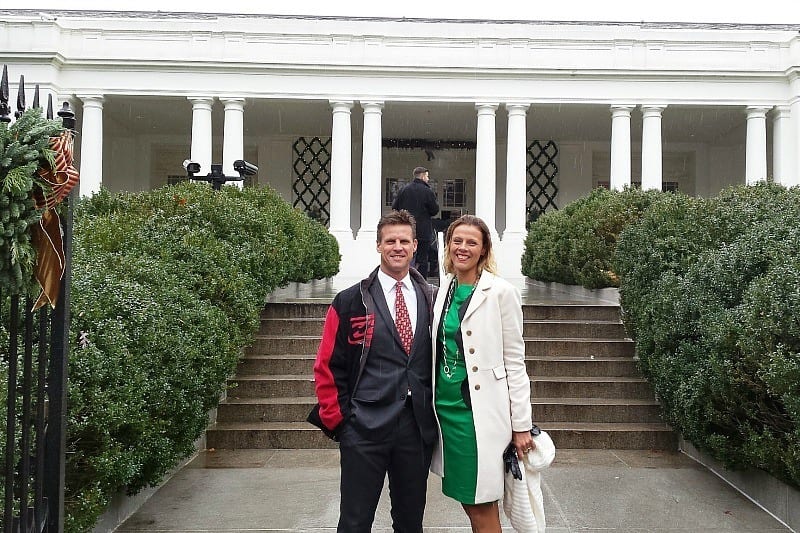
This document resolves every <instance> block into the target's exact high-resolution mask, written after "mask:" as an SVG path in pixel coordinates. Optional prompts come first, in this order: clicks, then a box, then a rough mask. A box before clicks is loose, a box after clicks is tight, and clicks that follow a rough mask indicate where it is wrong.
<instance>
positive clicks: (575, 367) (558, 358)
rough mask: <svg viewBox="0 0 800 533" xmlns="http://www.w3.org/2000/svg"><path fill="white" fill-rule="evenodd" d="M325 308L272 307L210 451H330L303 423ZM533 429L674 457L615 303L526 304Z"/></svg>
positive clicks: (585, 444)
mask: <svg viewBox="0 0 800 533" xmlns="http://www.w3.org/2000/svg"><path fill="white" fill-rule="evenodd" d="M327 307H328V304H326V303H270V304H269V305H268V306H267V307H266V309H265V310H264V312H263V314H262V319H261V330H260V332H259V334H258V336H257V338H256V341H255V343H254V344H253V346H252V347H251V348H250V349H249V350H248V351H247V353H246V355H245V357H244V358H243V359H242V361H241V362H240V365H239V368H238V371H237V374H236V376H235V377H234V378H233V379H231V380H230V385H232V387H233V388H231V389H230V391H229V393H228V397H227V398H226V399H225V400H224V401H223V402H222V403H220V405H219V409H218V412H217V422H216V423H215V424H214V425H212V426H211V427H210V428H209V429H208V431H207V434H206V437H207V445H208V447H209V448H290V449H292V448H333V447H335V446H336V444H335V443H333V442H332V441H330V440H329V439H327V438H326V437H325V436H324V435H323V434H322V432H321V431H319V430H318V429H317V428H315V427H313V426H311V425H310V424H308V423H307V422H305V417H306V415H307V414H308V412H309V410H310V409H311V407H312V406H313V405H314V403H315V399H314V383H313V372H312V367H313V364H314V356H315V353H316V350H317V346H318V344H319V338H320V334H321V332H322V323H323V318H324V316H325V312H326V310H327ZM523 315H524V319H525V323H524V336H525V352H526V354H525V359H526V362H527V367H528V374H529V375H530V376H532V377H531V402H532V404H533V420H534V422H535V423H536V424H537V425H539V426H540V427H542V428H543V429H545V430H547V431H548V432H549V433H550V435H551V436H552V438H553V441H554V442H555V444H556V446H557V447H559V448H604V449H668V450H674V449H677V437H676V435H675V433H673V432H672V430H671V429H670V428H669V426H667V425H666V424H664V423H663V422H661V420H660V418H659V414H658V402H657V401H656V400H655V399H654V396H653V391H652V389H651V387H650V385H649V384H648V383H647V382H646V381H645V379H644V378H642V377H641V375H640V374H639V371H638V369H637V368H636V361H635V359H634V344H633V341H631V340H630V339H628V338H626V335H625V330H624V328H623V326H622V323H621V321H620V318H619V307H618V306H614V305H575V304H572V305H567V304H565V305H524V306H523Z"/></svg>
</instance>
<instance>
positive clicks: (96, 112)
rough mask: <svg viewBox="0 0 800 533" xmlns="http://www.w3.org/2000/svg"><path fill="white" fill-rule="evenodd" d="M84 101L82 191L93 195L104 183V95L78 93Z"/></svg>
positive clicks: (81, 162)
mask: <svg viewBox="0 0 800 533" xmlns="http://www.w3.org/2000/svg"><path fill="white" fill-rule="evenodd" d="M78 98H80V99H81V101H82V102H83V123H82V124H81V126H80V132H81V135H80V139H81V160H80V168H79V171H80V174H81V180H80V182H79V183H80V193H81V196H91V195H92V194H94V193H96V192H97V191H99V190H100V186H101V185H102V184H103V100H104V99H103V97H102V96H101V95H78Z"/></svg>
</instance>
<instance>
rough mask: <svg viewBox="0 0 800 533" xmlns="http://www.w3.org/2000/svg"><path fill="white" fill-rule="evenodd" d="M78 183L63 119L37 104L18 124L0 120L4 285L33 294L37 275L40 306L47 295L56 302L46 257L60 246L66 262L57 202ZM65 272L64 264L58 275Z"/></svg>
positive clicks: (0, 272) (0, 285) (0, 277)
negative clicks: (48, 282) (46, 278)
mask: <svg viewBox="0 0 800 533" xmlns="http://www.w3.org/2000/svg"><path fill="white" fill-rule="evenodd" d="M75 183H77V171H75V169H74V168H73V167H72V134H71V132H69V131H67V130H65V128H64V126H63V125H62V123H61V121H60V120H51V119H47V118H45V117H43V116H42V110H41V109H38V108H33V109H28V110H26V111H24V112H23V113H22V114H21V115H20V117H19V119H18V120H17V121H16V122H14V123H13V124H8V123H0V290H2V291H3V292H6V293H7V294H8V293H10V294H32V293H33V291H34V290H35V288H36V285H37V283H36V281H38V282H39V283H38V285H40V286H41V287H42V289H43V291H44V292H43V294H42V296H40V298H39V300H40V302H37V305H36V306H35V307H40V306H41V305H42V304H43V303H44V300H43V297H45V298H46V300H49V302H50V304H51V305H53V306H54V305H55V301H54V299H53V298H51V295H48V294H45V293H47V292H48V289H47V287H46V283H45V281H44V280H43V279H42V277H41V274H42V273H43V272H44V271H43V268H42V267H43V260H45V261H44V262H45V263H49V262H51V261H49V260H46V258H47V256H48V254H52V253H53V252H55V253H56V255H58V252H59V251H60V253H61V255H60V257H61V258H62V260H61V263H62V264H61V266H62V267H63V247H62V246H61V227H60V219H59V217H58V213H57V212H56V210H55V207H56V205H57V204H58V202H60V200H61V199H63V198H64V197H65V196H66V195H67V194H68V193H69V190H70V189H71V188H72V187H73V186H74V185H75ZM54 222H55V224H54ZM56 233H57V235H56ZM54 241H57V242H54ZM46 248H50V250H46ZM57 262H58V261H57ZM48 268H49V267H48ZM45 274H46V273H45ZM62 274H63V268H62V269H61V274H59V275H58V277H57V279H58V280H60V279H61V275H62ZM50 277H52V276H50ZM57 297H58V293H57V291H56V293H55V298H57Z"/></svg>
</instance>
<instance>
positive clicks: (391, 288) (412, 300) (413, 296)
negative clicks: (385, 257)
mask: <svg viewBox="0 0 800 533" xmlns="http://www.w3.org/2000/svg"><path fill="white" fill-rule="evenodd" d="M378 281H379V282H380V284H381V289H383V296H384V297H385V298H386V305H387V306H388V307H389V312H390V313H391V314H392V320H394V321H395V322H396V321H397V317H396V316H395V310H394V305H395V301H396V300H397V294H396V293H395V289H396V287H397V281H398V280H396V279H394V278H393V277H391V276H390V275H389V274H387V273H385V272H384V271H383V270H380V269H378ZM399 281H402V282H403V299H404V300H405V301H406V308H408V318H409V319H410V320H411V331H412V332H414V333H416V332H417V291H415V290H414V285H412V283H411V274H406V276H405V277H404V278H403V279H401V280H399Z"/></svg>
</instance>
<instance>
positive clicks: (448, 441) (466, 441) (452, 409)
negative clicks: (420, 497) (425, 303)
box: [436, 285, 478, 505]
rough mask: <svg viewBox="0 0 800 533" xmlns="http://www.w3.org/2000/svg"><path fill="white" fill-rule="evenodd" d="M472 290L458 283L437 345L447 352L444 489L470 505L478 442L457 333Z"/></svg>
mask: <svg viewBox="0 0 800 533" xmlns="http://www.w3.org/2000/svg"><path fill="white" fill-rule="evenodd" d="M472 291H473V286H472V285H458V286H457V287H456V288H455V290H454V291H453V295H452V302H451V303H450V306H449V308H448V309H446V310H445V311H443V312H446V313H447V314H446V315H445V317H444V318H443V319H442V320H443V322H444V327H443V328H439V332H438V340H439V342H437V346H440V347H441V346H442V345H444V346H445V352H446V354H445V353H442V351H441V348H440V350H439V353H438V354H437V376H436V414H437V416H438V417H439V425H440V427H441V430H442V449H443V453H444V456H443V461H444V477H443V478H442V492H443V493H444V494H445V495H446V496H449V497H451V498H453V499H454V500H457V501H459V502H461V503H466V504H470V505H471V504H474V503H475V486H476V483H477V480H478V444H477V439H476V437H475V423H474V421H473V418H472V411H471V410H470V409H469V408H467V404H466V403H465V402H464V398H463V396H462V395H461V383H462V382H463V381H464V380H465V379H467V369H466V367H465V364H464V355H463V354H462V353H460V351H459V350H458V348H457V345H456V341H455V335H456V331H458V328H459V327H460V326H461V320H460V319H459V318H458V309H459V308H460V307H461V305H462V304H463V303H464V301H465V300H466V299H467V298H469V297H470V295H471V294H472ZM445 305H446V304H445ZM442 330H444V331H442ZM443 333H444V338H443V337H442V334H443ZM445 359H446V362H445ZM445 364H447V366H448V367H449V368H448V369H447V370H449V376H448V372H446V371H445Z"/></svg>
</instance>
